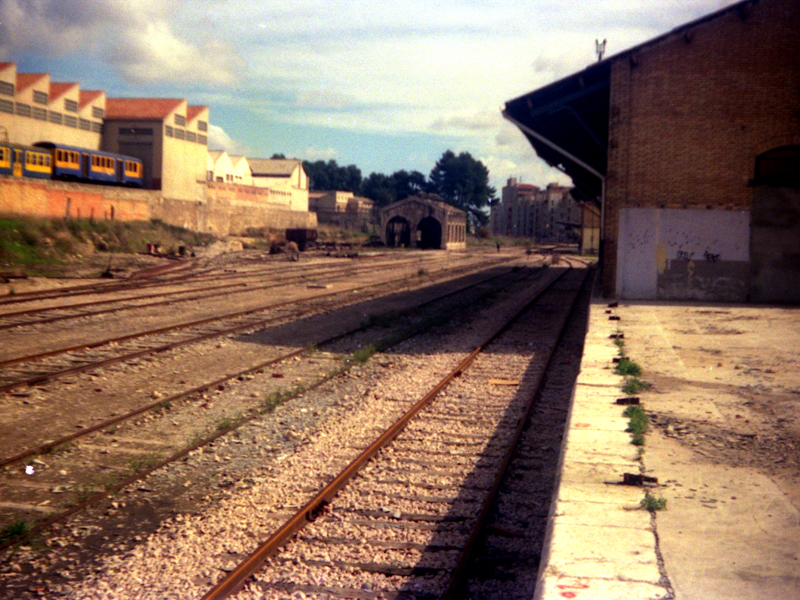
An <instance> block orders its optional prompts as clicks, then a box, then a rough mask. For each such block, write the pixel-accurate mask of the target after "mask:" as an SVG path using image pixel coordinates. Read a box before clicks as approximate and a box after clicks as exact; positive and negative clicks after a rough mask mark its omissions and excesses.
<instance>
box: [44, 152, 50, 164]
mask: <svg viewBox="0 0 800 600" xmlns="http://www.w3.org/2000/svg"><path fill="white" fill-rule="evenodd" d="M44 165H45V166H46V167H49V166H50V155H49V154H45V155H44Z"/></svg>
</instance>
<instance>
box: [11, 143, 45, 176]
mask: <svg viewBox="0 0 800 600" xmlns="http://www.w3.org/2000/svg"><path fill="white" fill-rule="evenodd" d="M51 172H52V158H51V155H50V153H49V152H47V151H46V150H42V149H41V148H34V147H32V146H21V145H18V144H9V143H3V142H0V175H12V176H14V177H39V178H44V179H49V178H50V176H51Z"/></svg>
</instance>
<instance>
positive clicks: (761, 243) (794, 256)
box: [750, 145, 800, 303]
mask: <svg viewBox="0 0 800 600" xmlns="http://www.w3.org/2000/svg"><path fill="white" fill-rule="evenodd" d="M751 184H752V186H753V208H752V211H751V213H750V300H751V301H753V302H792V303H798V302H800V260H798V257H800V145H797V146H781V147H779V148H773V149H772V150H769V151H768V152H764V153H763V154H761V155H759V156H758V157H757V158H756V165H755V177H754V178H753V180H752V182H751Z"/></svg>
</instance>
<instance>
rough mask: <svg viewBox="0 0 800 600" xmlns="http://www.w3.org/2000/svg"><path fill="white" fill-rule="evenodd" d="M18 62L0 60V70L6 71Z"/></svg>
mask: <svg viewBox="0 0 800 600" xmlns="http://www.w3.org/2000/svg"><path fill="white" fill-rule="evenodd" d="M16 64H17V63H13V62H0V71H4V70H5V69H7V68H8V67H13V66H14V65H16Z"/></svg>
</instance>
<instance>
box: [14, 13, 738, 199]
mask: <svg viewBox="0 0 800 600" xmlns="http://www.w3.org/2000/svg"><path fill="white" fill-rule="evenodd" d="M730 4H733V2H732V0H581V1H576V0H527V1H526V2H521V1H520V0H436V1H434V0H403V1H396V0H380V2H377V1H375V0H370V1H369V2H367V1H365V0H294V1H291V0H225V1H223V0H0V62H15V63H17V71H18V72H29V73H41V72H46V73H50V76H51V81H64V82H68V81H69V82H71V81H77V82H78V83H79V84H80V86H81V88H82V89H101V90H105V91H106V95H107V96H108V97H165V98H186V99H187V101H188V103H189V104H198V105H208V106H209V112H210V119H209V120H210V132H209V133H210V135H209V148H210V149H212V150H213V149H224V150H227V151H228V152H229V153H230V154H244V155H246V156H249V157H254V158H255V157H260V158H269V157H270V156H272V155H273V154H277V153H280V154H285V155H286V156H287V157H289V158H299V159H303V160H309V161H316V160H325V161H328V160H335V161H336V162H337V163H338V164H339V165H342V166H347V165H351V164H352V165H356V166H357V167H358V168H359V169H361V172H362V175H363V176H364V177H367V176H368V175H369V174H370V173H372V172H377V173H384V174H386V175H390V174H392V173H394V172H395V171H399V170H407V171H420V172H421V173H423V174H424V175H426V176H427V175H428V174H429V173H430V172H431V170H432V169H433V167H434V166H435V164H436V161H437V160H438V159H439V158H440V157H441V156H442V154H443V153H444V152H445V151H447V150H452V151H453V152H455V153H457V154H458V153H461V152H468V153H469V154H470V155H472V157H473V158H475V159H476V160H480V161H481V162H482V163H483V164H484V165H486V167H487V168H488V169H489V173H490V184H491V185H493V186H494V187H495V188H496V189H497V190H498V193H499V190H500V188H501V187H502V186H503V185H505V183H506V180H507V179H508V178H509V177H517V179H518V180H521V181H522V182H525V183H532V184H535V185H539V186H545V185H547V184H548V183H551V182H556V183H562V184H567V185H568V184H569V183H570V180H569V178H567V177H566V176H565V175H563V174H561V173H559V172H558V171H556V170H554V169H551V168H549V167H548V166H547V164H546V163H544V162H543V161H542V160H540V159H539V158H538V157H537V156H536V154H535V152H534V151H533V149H532V147H531V146H530V144H529V143H528V142H527V141H526V140H525V138H524V136H523V135H522V133H520V131H519V130H518V129H517V128H516V127H514V126H513V125H511V124H510V123H509V122H508V121H506V120H505V119H503V117H502V116H501V110H502V108H503V106H504V104H505V102H506V101H508V100H511V99H513V98H516V97H518V96H521V95H523V94H526V93H528V92H530V91H532V90H535V89H537V88H540V87H542V86H545V85H547V84H549V83H551V82H553V81H557V80H558V79H561V78H563V77H566V76H568V75H570V74H572V73H575V72H577V71H580V70H582V69H584V68H585V67H586V66H588V65H589V64H590V63H592V62H594V61H596V60H597V54H596V51H595V40H603V39H606V40H607V44H606V54H605V56H606V57H608V56H612V55H614V54H617V53H619V52H621V51H623V50H626V49H628V48H630V47H632V46H635V45H637V44H640V43H642V42H645V41H647V40H649V39H651V38H654V37H656V36H658V35H660V34H662V33H666V32H667V31H669V30H671V29H673V28H674V27H677V26H679V25H682V24H683V23H686V22H689V21H692V20H695V19H697V18H699V17H702V16H704V15H706V14H709V13H712V12H715V11H717V10H719V9H721V8H724V7H725V6H728V5H730Z"/></svg>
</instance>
